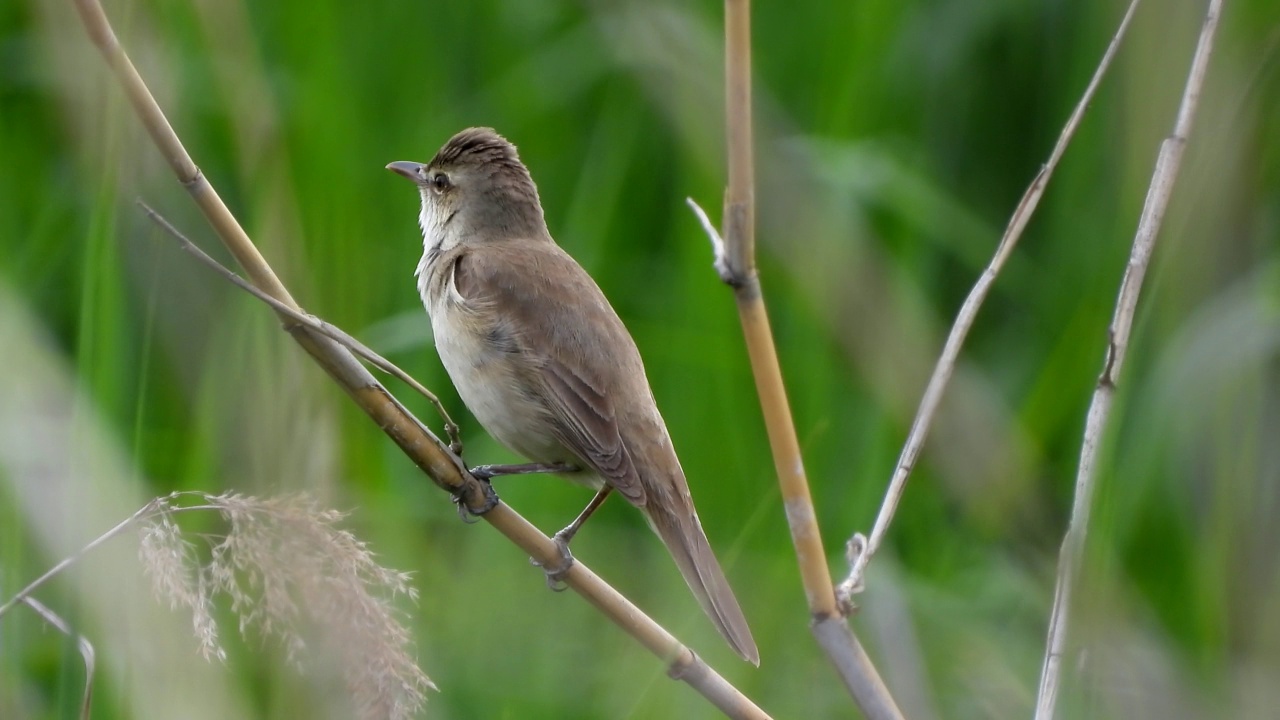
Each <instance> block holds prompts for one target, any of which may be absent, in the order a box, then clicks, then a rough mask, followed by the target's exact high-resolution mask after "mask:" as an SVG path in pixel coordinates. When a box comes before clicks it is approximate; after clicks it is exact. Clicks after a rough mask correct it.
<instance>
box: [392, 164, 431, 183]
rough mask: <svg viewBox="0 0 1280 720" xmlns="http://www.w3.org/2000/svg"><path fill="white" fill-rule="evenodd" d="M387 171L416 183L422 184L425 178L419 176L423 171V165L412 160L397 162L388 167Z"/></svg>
mask: <svg viewBox="0 0 1280 720" xmlns="http://www.w3.org/2000/svg"><path fill="white" fill-rule="evenodd" d="M387 169H388V170H390V171H391V172H393V173H396V174H398V175H403V176H405V177H407V178H409V179H410V180H412V181H414V182H422V179H423V176H422V175H421V174H419V171H421V170H422V163H416V162H412V161H410V160H397V161H395V162H393V163H391V164H390V165H388V166H387Z"/></svg>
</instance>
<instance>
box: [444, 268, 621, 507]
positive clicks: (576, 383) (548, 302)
mask: <svg viewBox="0 0 1280 720" xmlns="http://www.w3.org/2000/svg"><path fill="white" fill-rule="evenodd" d="M552 248H554V246H550V247H548V248H547V249H546V250H542V251H539V249H537V248H516V247H508V248H503V251H502V258H501V261H500V262H476V258H471V257H467V254H460V255H459V257H458V258H457V260H456V261H455V264H454V266H453V281H454V287H455V288H456V290H457V292H458V294H459V295H460V296H461V297H462V298H463V300H464V301H465V302H467V303H468V304H470V303H475V304H476V305H477V306H481V305H483V306H486V307H488V308H490V309H492V308H501V311H500V312H501V313H503V314H505V315H507V317H505V318H503V321H502V322H501V327H500V328H495V330H496V331H498V334H500V335H503V336H504V337H505V339H506V340H508V341H510V342H511V343H512V344H513V345H514V347H515V349H517V351H518V352H520V353H521V354H524V355H526V356H527V357H528V359H529V362H528V363H526V364H525V370H526V371H527V372H528V373H529V374H530V377H528V386H529V388H528V389H530V390H533V391H534V392H537V393H539V394H541V395H542V396H543V399H544V401H545V402H546V405H547V409H548V410H550V411H551V413H552V415H553V417H554V418H555V420H556V422H555V427H554V428H553V430H552V432H553V433H554V435H555V437H556V440H558V441H559V442H560V443H561V444H563V445H564V446H565V447H566V448H567V449H569V450H570V451H571V452H573V454H575V455H577V456H578V457H579V458H580V459H581V460H582V461H583V462H585V463H586V464H587V465H588V469H590V470H592V471H594V472H596V473H598V474H599V475H600V477H601V478H602V479H603V480H604V481H605V482H606V483H608V484H609V485H610V486H612V487H613V488H614V489H615V490H617V491H618V492H620V493H622V495H624V496H625V497H626V498H627V500H629V501H630V502H631V503H632V504H634V505H637V506H643V505H644V504H645V491H644V486H643V485H642V484H641V482H640V476H639V474H638V472H637V470H636V467H635V464H634V463H633V462H632V459H631V455H630V453H629V452H628V450H627V447H626V444H625V443H623V441H622V436H621V433H620V432H619V429H618V421H617V417H616V415H615V414H614V407H613V401H612V399H611V398H610V397H609V393H610V390H611V388H610V387H609V385H610V382H609V378H610V377H612V375H613V374H614V372H615V371H616V370H617V368H616V367H615V363H614V358H611V357H601V353H602V352H604V351H605V350H606V349H609V348H614V347H617V346H618V344H619V342H623V343H626V344H629V343H630V336H628V335H627V334H626V329H625V328H624V327H623V326H622V321H621V320H619V319H618V316H617V315H616V314H615V313H614V312H613V310H612V308H610V306H609V303H608V301H607V300H605V298H604V295H603V293H601V292H600V288H599V287H597V286H596V284H595V282H594V281H592V280H591V278H590V276H588V275H587V273H586V271H585V270H583V269H582V268H581V267H579V266H578V265H577V263H575V262H574V261H573V259H572V258H570V257H569V256H568V255H566V254H564V253H563V252H562V251H560V250H559V249H558V248H554V249H552ZM484 251H490V252H492V251H493V250H492V249H489V248H485V249H484V250H481V252H484ZM473 252H474V251H473ZM556 265H558V266H560V267H555V268H552V267H549V266H556ZM551 278H556V279H558V280H559V281H560V283H561V285H559V286H556V287H552V286H551V284H550V283H551ZM554 297H560V298H563V301H561V302H555V301H554V300H553V298H554ZM619 334H621V337H619ZM601 335H603V337H601ZM588 357H589V358H592V361H591V362H587V361H584V358H588ZM597 365H598V366H597Z"/></svg>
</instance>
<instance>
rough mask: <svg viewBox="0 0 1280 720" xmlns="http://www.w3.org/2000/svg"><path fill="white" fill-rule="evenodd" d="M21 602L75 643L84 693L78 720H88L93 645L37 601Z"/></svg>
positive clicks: (93, 663) (28, 598) (23, 600)
mask: <svg viewBox="0 0 1280 720" xmlns="http://www.w3.org/2000/svg"><path fill="white" fill-rule="evenodd" d="M21 602H22V604H23V605H26V606H27V607H29V608H31V610H32V612H34V613H35V614H37V615H39V616H40V617H41V619H43V620H44V621H45V622H46V623H49V624H50V625H52V626H53V627H54V628H55V629H56V630H57V631H58V632H60V633H62V634H63V635H66V636H67V637H69V638H72V639H74V640H75V641H76V647H77V648H79V650H80V657H81V658H82V659H83V660H84V692H83V693H82V694H81V696H80V720H89V707H90V706H91V705H92V704H93V672H94V668H95V667H96V665H97V663H96V662H95V661H94V658H95V657H96V656H95V654H94V651H93V644H92V643H90V642H89V640H88V639H87V638H85V636H83V635H81V634H80V633H78V632H76V631H75V630H74V629H72V627H71V623H69V622H67V621H66V620H63V619H62V616H61V615H59V614H58V613H56V612H54V611H53V610H52V609H50V608H49V607H48V606H46V605H45V604H44V603H42V602H40V601H39V600H37V599H35V598H33V597H30V596H29V595H24V596H23V597H22V600H21Z"/></svg>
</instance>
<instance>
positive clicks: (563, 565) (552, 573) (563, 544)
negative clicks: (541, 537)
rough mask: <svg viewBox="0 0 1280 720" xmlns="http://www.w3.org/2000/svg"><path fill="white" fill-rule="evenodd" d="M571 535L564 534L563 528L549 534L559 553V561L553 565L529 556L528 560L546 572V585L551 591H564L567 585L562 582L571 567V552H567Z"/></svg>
mask: <svg viewBox="0 0 1280 720" xmlns="http://www.w3.org/2000/svg"><path fill="white" fill-rule="evenodd" d="M566 529H568V528H566ZM572 537H573V534H572V533H569V534H568V535H566V534H565V531H564V530H561V531H560V532H558V533H556V534H555V535H552V536H551V542H553V543H555V545H556V550H557V551H559V553H560V561H559V562H557V563H556V564H555V565H544V564H542V563H540V562H538V561H537V560H535V559H534V558H529V562H531V563H533V564H534V565H537V566H538V567H540V568H542V570H543V572H545V573H546V574H547V587H548V588H550V589H551V590H552V591H553V592H564V591H565V590H566V589H568V587H569V586H568V585H565V584H564V579H565V577H567V576H568V575H569V569H570V568H572V567H573V553H571V552H569V538H572Z"/></svg>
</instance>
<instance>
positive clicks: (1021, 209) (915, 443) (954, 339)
mask: <svg viewBox="0 0 1280 720" xmlns="http://www.w3.org/2000/svg"><path fill="white" fill-rule="evenodd" d="M1138 3H1139V0H1132V1H1131V2H1130V3H1129V9H1128V10H1126V11H1125V14H1124V17H1123V18H1122V19H1121V20H1120V27H1119V28H1117V29H1116V32H1115V35H1113V36H1112V38H1111V43H1110V44H1109V45H1108V46H1107V50H1106V52H1104V53H1103V54H1102V60H1101V61H1099V62H1098V67H1097V69H1096V70H1094V72H1093V77H1092V78H1091V79H1090V80H1089V84H1088V86H1087V87H1085V90H1084V94H1083V95H1081V96H1080V101H1079V102H1077V103H1076V107H1075V109H1074V110H1073V111H1072V112H1071V116H1070V117H1069V118H1068V119H1067V123H1066V125H1064V126H1063V128H1062V132H1061V133H1060V134H1059V135H1058V142H1057V143H1056V144H1055V145H1054V147H1053V152H1051V153H1050V154H1049V159H1048V160H1047V161H1046V162H1045V164H1044V165H1043V166H1042V167H1041V168H1040V171H1039V172H1038V173H1036V176H1035V178H1033V179H1032V181H1031V184H1030V185H1029V186H1028V187H1027V190H1026V192H1025V193H1023V195H1022V199H1021V200H1020V201H1019V202H1018V206H1017V208H1015V209H1014V212H1013V216H1012V217H1010V218H1009V225H1008V226H1007V227H1006V228H1005V231H1004V236H1003V237H1001V238H1000V243H999V245H997V246H996V252H995V255H994V256H993V257H992V258H991V263H990V264H989V265H987V268H986V269H985V270H983V272H982V274H981V275H980V276H979V277H978V281H977V282H976V283H974V286H973V289H972V290H970V291H969V296H968V297H967V298H965V301H964V305H962V306H961V307H960V312H959V313H958V314H957V315H956V321H955V323H954V324H953V325H952V326H951V333H950V334H949V335H948V336H947V342H946V344H945V345H944V346H943V348H942V354H941V355H940V356H939V357H938V363H937V365H935V366H934V369H933V375H932V376H931V377H930V378H929V384H928V386H927V387H926V388H925V391H924V397H923V398H922V399H921V400H920V407H919V409H918V410H917V411H916V417H915V420H913V421H912V423H911V431H910V432H909V433H907V440H906V442H905V443H904V444H903V447H902V454H901V455H900V456H899V457H898V464H897V466H896V467H895V468H894V471H893V477H892V478H891V479H890V481H889V489H888V490H887V491H886V492H885V497H884V502H883V503H882V504H881V506H880V513H879V514H878V515H877V516H876V523H875V525H874V527H873V528H872V530H871V535H870V537H868V538H865V539H864V538H863V537H862V536H861V534H856V535H854V536H853V537H852V538H850V539H849V541H848V543H847V547H848V548H849V552H848V554H849V556H850V557H851V558H852V564H851V567H850V569H849V576H848V577H847V578H846V579H845V580H844V581H842V582H841V583H840V587H839V588H838V590H837V593H838V595H839V599H840V602H841V604H842V605H845V606H846V607H852V606H853V602H854V601H853V596H854V595H856V594H857V593H859V592H861V591H862V581H863V574H864V573H865V571H866V567H867V563H869V562H870V561H871V556H873V555H875V553H876V550H878V549H879V548H880V543H881V542H883V541H884V537H885V535H886V534H887V533H888V531H889V524H890V523H892V522H893V515H894V512H895V511H896V510H897V509H898V503H899V502H900V501H901V500H902V494H903V493H904V492H905V491H906V486H907V479H908V478H909V477H910V475H911V471H912V470H914V469H915V466H916V462H917V461H918V460H919V459H920V452H921V451H922V450H923V449H924V443H925V440H926V439H927V438H928V437H929V429H930V428H931V427H932V426H933V420H934V417H935V415H937V411H938V406H939V405H940V404H941V403H942V397H943V395H944V394H945V393H946V390H947V384H948V383H949V382H950V380H951V374H952V373H953V372H954V371H955V366H956V359H957V358H958V357H959V356H960V348H961V347H962V346H963V345H964V341H965V338H967V337H968V335H969V330H970V328H972V327H973V322H974V320H975V319H976V318H977V316H978V310H979V308H981V307H982V303H983V301H985V300H986V298H987V293H988V292H989V291H990V290H991V286H992V285H994V284H995V281H996V276H997V275H999V273H1000V270H1001V269H1002V268H1003V267H1004V264H1005V261H1007V260H1008V259H1009V256H1010V255H1012V254H1013V249H1014V247H1016V246H1017V244H1018V240H1020V239H1021V238H1022V232H1023V230H1025V229H1026V227H1027V223H1028V222H1030V221H1031V216H1032V215H1033V214H1034V213H1035V211H1036V208H1037V207H1038V206H1039V205H1040V198H1041V196H1043V195H1044V189H1045V186H1046V185H1048V183H1049V178H1050V177H1052V176H1053V171H1054V170H1056V169H1057V167H1058V162H1059V161H1060V160H1061V159H1062V155H1063V153H1065V152H1066V150H1067V146H1068V145H1069V144H1070V143H1071V139H1072V138H1073V137H1075V132H1076V128H1077V127H1079V125H1080V120H1081V118H1083V117H1084V112H1085V110H1086V109H1087V108H1088V107H1089V103H1091V102H1093V96H1094V95H1095V94H1096V92H1097V90H1098V85H1099V84H1101V82H1102V78H1103V76H1104V75H1106V72H1107V70H1108V69H1109V68H1110V67H1111V61H1112V59H1113V58H1114V57H1115V54H1116V50H1117V49H1118V48H1119V47H1120V40H1121V39H1122V38H1123V37H1124V36H1125V33H1126V31H1127V30H1128V29H1129V21H1130V20H1132V19H1133V14H1134V11H1135V10H1136V9H1137V7H1138Z"/></svg>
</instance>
